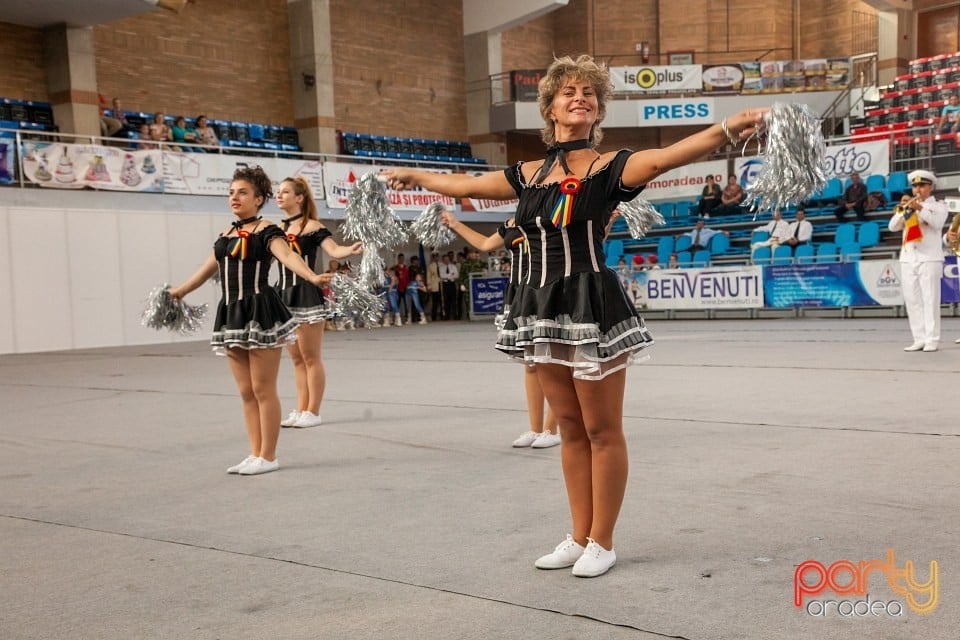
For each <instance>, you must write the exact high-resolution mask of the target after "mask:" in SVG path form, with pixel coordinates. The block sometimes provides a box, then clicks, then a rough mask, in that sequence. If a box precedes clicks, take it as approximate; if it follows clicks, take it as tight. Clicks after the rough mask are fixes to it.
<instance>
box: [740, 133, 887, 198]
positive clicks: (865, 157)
mask: <svg viewBox="0 0 960 640" xmlns="http://www.w3.org/2000/svg"><path fill="white" fill-rule="evenodd" d="M824 157H825V160H826V165H827V177H834V176H837V177H841V178H845V177H847V176H849V175H850V174H851V173H853V172H854V171H856V172H857V173H859V174H860V175H861V176H862V177H864V178H865V177H866V176H869V175H874V174H879V175H884V176H885V175H887V174H888V173H890V142H889V141H887V140H877V141H874V142H860V143H856V144H843V145H831V146H829V147H827V148H826V153H825V154H824ZM762 164H763V160H761V159H760V158H759V157H757V156H754V157H752V158H749V157H748V158H737V159H736V160H735V161H734V172H735V173H736V175H737V178H738V179H739V181H740V185H741V186H743V187H745V186H747V185H748V184H750V183H751V182H752V181H753V179H754V178H755V177H756V175H757V171H759V170H760V167H761V166H762Z"/></svg>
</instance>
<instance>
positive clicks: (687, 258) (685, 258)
mask: <svg viewBox="0 0 960 640" xmlns="http://www.w3.org/2000/svg"><path fill="white" fill-rule="evenodd" d="M677 266H678V267H679V268H681V269H687V268H689V267H691V266H693V256H691V255H690V252H689V251H677Z"/></svg>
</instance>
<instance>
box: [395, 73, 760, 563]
mask: <svg viewBox="0 0 960 640" xmlns="http://www.w3.org/2000/svg"><path fill="white" fill-rule="evenodd" d="M611 91H612V84H611V81H610V74H609V72H608V71H607V69H606V67H605V66H603V65H601V64H598V63H596V62H594V60H593V59H592V58H591V57H590V56H580V57H579V58H577V59H576V60H573V59H572V58H569V57H564V58H561V59H559V60H555V61H554V63H553V64H552V65H551V66H550V68H549V69H548V70H547V72H546V73H545V74H544V76H543V78H542V79H541V80H540V85H539V87H538V101H539V106H540V114H541V115H542V116H543V119H544V125H545V126H544V128H543V130H542V132H541V133H542V137H543V139H544V142H546V143H547V145H548V147H549V148H548V151H547V155H546V157H545V158H544V160H542V161H536V162H526V163H525V162H520V163H517V164H516V165H515V166H513V167H509V168H508V169H506V170H504V171H493V172H487V173H483V174H480V175H478V176H472V175H467V174H452V173H451V174H443V173H434V172H431V171H426V170H419V169H408V168H399V167H398V168H394V169H387V170H385V171H384V172H383V174H384V175H385V176H386V178H387V182H388V184H389V185H390V186H391V187H393V188H395V189H412V188H416V187H418V186H419V187H422V188H424V189H427V190H429V191H433V192H436V193H442V194H444V195H448V196H453V197H458V198H459V197H471V198H487V199H490V200H509V199H512V198H519V200H520V201H519V203H518V205H517V215H516V224H517V228H518V229H519V230H520V232H521V233H522V234H523V237H524V238H525V239H526V241H527V243H528V245H529V249H530V258H531V259H530V264H531V266H532V268H531V270H530V272H529V273H528V274H526V277H525V278H524V280H523V281H522V282H521V283H520V285H519V286H518V288H517V293H516V295H515V296H514V299H513V304H512V305H511V306H510V313H509V314H508V316H507V318H506V323H505V325H504V327H503V329H501V330H500V333H499V336H498V338H497V348H498V349H500V350H501V351H503V352H505V353H507V354H510V355H513V356H515V357H517V358H519V359H520V360H522V361H523V362H526V363H536V365H537V374H538V375H539V377H540V385H541V386H542V387H543V392H544V394H545V395H546V397H547V402H548V403H549V404H550V407H551V408H552V409H553V410H554V411H555V412H556V414H557V417H558V418H559V420H560V429H561V433H562V436H563V446H562V447H561V450H560V451H561V455H560V457H561V458H562V460H563V475H564V479H565V481H566V486H567V498H568V500H569V503H570V512H571V516H572V520H573V534H572V535H568V536H567V539H566V540H564V541H563V542H561V543H560V544H559V545H557V547H556V548H555V549H554V550H553V552H552V553H549V554H547V555H545V556H543V557H541V558H539V559H538V560H537V561H536V562H535V563H534V564H535V565H536V566H537V567H538V568H541V569H559V568H563V567H569V566H571V565H573V575H575V576H580V577H592V576H598V575H601V574H603V573H605V572H606V571H607V570H609V569H610V567H612V566H613V564H614V562H616V559H617V555H616V553H614V550H613V530H614V527H615V525H616V522H617V517H618V515H619V513H620V505H621V504H622V502H623V495H624V491H625V490H626V486H627V466H628V465H627V445H626V439H625V438H624V434H623V394H624V385H625V381H626V367H627V365H629V364H630V363H631V362H632V361H634V360H635V359H636V357H637V355H638V352H639V351H640V350H641V349H643V348H644V347H647V346H649V345H650V344H651V343H652V342H653V338H652V337H651V336H650V334H649V332H647V329H646V327H645V326H644V324H643V320H642V319H641V318H640V316H639V314H638V313H637V311H636V308H635V306H634V304H633V302H632V301H630V300H629V298H628V297H627V295H626V293H625V292H624V291H623V288H622V287H621V286H620V282H619V280H618V278H617V274H616V273H615V272H614V271H612V270H611V269H608V268H607V267H606V266H604V262H605V258H604V255H603V244H602V240H603V229H604V226H605V225H606V223H607V220H608V219H609V217H610V214H611V213H612V212H613V210H614V209H616V208H617V205H618V204H619V203H621V202H628V201H630V200H633V199H634V198H635V197H636V196H637V194H639V193H640V191H641V190H642V189H643V187H644V186H645V185H646V184H647V183H648V182H649V181H650V180H652V179H654V178H656V177H657V176H659V175H660V174H662V173H664V172H666V171H669V170H670V169H673V168H675V167H679V166H682V165H685V164H688V163H690V162H693V161H695V160H697V159H698V158H700V157H702V156H704V155H706V154H707V153H709V152H711V151H713V150H714V149H716V148H717V147H720V146H721V145H725V144H727V143H728V142H729V143H733V142H738V141H739V140H741V139H744V138H745V137H747V136H749V135H751V134H752V133H753V131H754V129H755V127H756V126H757V124H758V123H759V122H760V121H761V119H762V117H763V113H764V110H763V109H755V110H750V111H743V112H740V113H738V114H736V115H732V116H729V117H728V118H725V119H724V120H723V122H722V123H720V124H717V125H714V126H712V127H709V128H707V129H705V130H703V131H700V132H699V133H695V134H693V135H691V136H688V137H686V138H683V139H682V140H680V141H678V142H676V143H674V144H672V145H670V146H669V147H666V148H663V149H647V150H644V151H636V152H631V151H630V150H627V149H623V150H619V151H608V152H606V153H599V152H598V151H596V147H597V145H598V144H599V142H600V139H601V137H602V133H601V131H600V126H599V125H600V122H601V121H602V120H603V118H604V116H605V115H606V109H607V100H608V98H609V97H610V94H611Z"/></svg>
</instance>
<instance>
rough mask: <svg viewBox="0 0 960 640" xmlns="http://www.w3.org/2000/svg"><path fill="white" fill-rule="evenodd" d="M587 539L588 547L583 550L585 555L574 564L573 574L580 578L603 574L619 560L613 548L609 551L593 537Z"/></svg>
mask: <svg viewBox="0 0 960 640" xmlns="http://www.w3.org/2000/svg"><path fill="white" fill-rule="evenodd" d="M587 541H588V542H587V548H586V549H584V550H583V555H581V556H580V559H579V560H577V561H576V563H574V565H573V575H575V576H577V577H578V578H596V577H597V576H602V575H603V574H605V573H606V572H607V571H609V570H610V567H612V566H613V565H614V564H616V562H617V554H616V553H615V552H614V551H613V549H610V550H609V551H607V550H606V549H604V548H603V547H601V546H600V545H598V544H597V543H596V542H594V541H593V538H587Z"/></svg>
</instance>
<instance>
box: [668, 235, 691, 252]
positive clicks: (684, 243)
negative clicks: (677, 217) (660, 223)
mask: <svg viewBox="0 0 960 640" xmlns="http://www.w3.org/2000/svg"><path fill="white" fill-rule="evenodd" d="M692 244H693V238H691V237H690V236H680V237H679V238H677V241H676V243H675V244H674V245H673V250H674V251H677V252H679V251H686V250H687V249H689V248H690V245H692Z"/></svg>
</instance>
